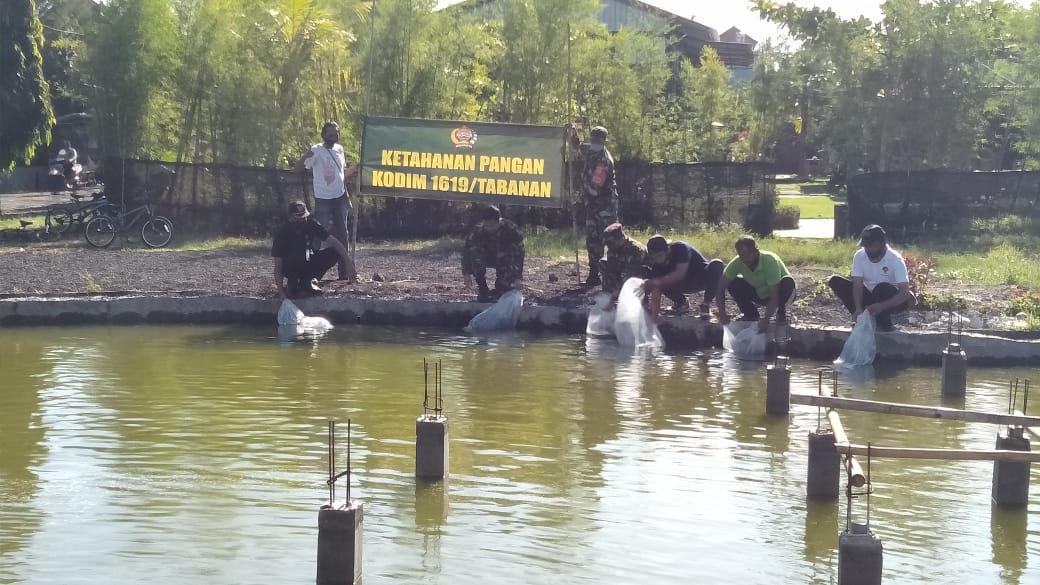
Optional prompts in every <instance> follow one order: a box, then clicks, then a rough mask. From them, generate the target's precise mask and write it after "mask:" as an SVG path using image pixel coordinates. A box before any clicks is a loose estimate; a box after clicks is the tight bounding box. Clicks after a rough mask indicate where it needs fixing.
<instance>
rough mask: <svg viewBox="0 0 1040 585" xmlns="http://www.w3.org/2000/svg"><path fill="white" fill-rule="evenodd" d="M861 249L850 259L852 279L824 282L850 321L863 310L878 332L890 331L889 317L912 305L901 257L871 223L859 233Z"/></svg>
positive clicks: (834, 278)
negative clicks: (848, 313)
mask: <svg viewBox="0 0 1040 585" xmlns="http://www.w3.org/2000/svg"><path fill="white" fill-rule="evenodd" d="M859 245H860V246H861V248H860V249H859V250H857V251H856V254H855V255H853V256H852V279H851V280H850V279H848V278H845V277H843V276H838V275H837V274H835V275H834V276H831V277H830V279H829V280H828V281H827V286H829V287H830V289H831V290H832V291H834V295H835V296H837V297H838V298H839V299H840V300H841V302H842V304H844V305H845V308H846V309H848V310H849V312H850V313H852V316H853V318H856V317H859V315H860V313H862V312H863V311H864V310H866V311H868V312H870V314H872V315H874V317H875V318H876V319H877V326H878V329H880V330H881V331H892V330H893V329H895V326H894V325H893V324H892V315H893V314H894V313H899V312H902V311H905V310H907V309H908V308H910V306H911V305H912V304H914V302H915V300H916V299H915V298H914V295H913V293H912V292H910V275H909V273H908V272H907V269H906V261H904V260H903V256H902V255H901V254H900V253H899V252H897V251H895V250H893V249H892V248H890V247H888V239H887V237H886V235H885V230H884V228H882V227H881V226H879V225H876V224H871V225H868V226H867V227H865V228H863V231H862V232H861V233H860V237H859Z"/></svg>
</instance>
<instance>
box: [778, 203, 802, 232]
mask: <svg viewBox="0 0 1040 585" xmlns="http://www.w3.org/2000/svg"><path fill="white" fill-rule="evenodd" d="M801 217H802V210H801V209H799V208H797V207H793V206H790V205H781V206H779V207H777V208H776V217H775V218H773V229H778V230H793V229H796V228H797V227H798V220H799V219H801Z"/></svg>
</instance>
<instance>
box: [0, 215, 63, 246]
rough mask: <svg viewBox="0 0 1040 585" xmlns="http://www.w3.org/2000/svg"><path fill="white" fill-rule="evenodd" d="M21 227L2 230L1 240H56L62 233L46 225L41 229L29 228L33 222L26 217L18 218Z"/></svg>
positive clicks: (5, 241) (29, 241)
mask: <svg viewBox="0 0 1040 585" xmlns="http://www.w3.org/2000/svg"><path fill="white" fill-rule="evenodd" d="M18 223H20V224H21V226H20V227H16V228H7V229H3V230H0V242H4V243H7V242H26V243H31V242H54V241H57V239H58V238H59V237H61V234H59V233H57V232H55V231H53V230H51V229H50V228H49V227H47V226H44V227H42V228H39V229H28V228H29V226H31V225H32V223H33V222H31V221H26V220H24V219H20V220H18Z"/></svg>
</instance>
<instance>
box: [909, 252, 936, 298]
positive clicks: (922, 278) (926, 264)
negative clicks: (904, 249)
mask: <svg viewBox="0 0 1040 585" xmlns="http://www.w3.org/2000/svg"><path fill="white" fill-rule="evenodd" d="M903 260H905V261H906V271H907V273H908V274H909V277H910V290H911V291H913V292H914V294H916V295H920V294H922V291H923V290H924V287H925V286H927V285H928V281H929V280H930V279H931V277H932V274H933V273H934V272H935V258H932V257H931V256H924V255H920V256H918V255H917V254H903Z"/></svg>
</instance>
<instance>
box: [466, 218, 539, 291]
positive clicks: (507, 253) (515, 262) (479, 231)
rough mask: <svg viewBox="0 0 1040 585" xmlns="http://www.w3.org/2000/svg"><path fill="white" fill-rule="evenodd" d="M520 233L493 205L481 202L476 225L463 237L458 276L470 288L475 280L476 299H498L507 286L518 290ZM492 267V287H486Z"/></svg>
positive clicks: (520, 285)
mask: <svg viewBox="0 0 1040 585" xmlns="http://www.w3.org/2000/svg"><path fill="white" fill-rule="evenodd" d="M524 254H525V252H524V235H523V234H521V233H520V228H518V227H516V224H515V223H513V222H511V221H509V220H508V219H503V218H502V213H501V212H500V211H499V210H498V208H497V207H495V206H494V205H485V206H482V207H480V208H479V209H478V211H477V224H476V226H475V228H474V230H473V231H472V232H471V233H470V234H469V235H468V236H466V243H465V244H464V245H463V247H462V276H463V278H464V279H465V284H466V288H467V289H468V290H473V281H474V280H476V281H477V301H478V302H481V303H486V302H490V301H494V300H496V299H498V297H500V296H501V295H502V294H503V293H505V292H507V291H509V290H511V289H522V288H523V285H524V283H523V278H524ZM488 267H494V269H495V290H494V291H491V290H489V289H488V284H487V269H488Z"/></svg>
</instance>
